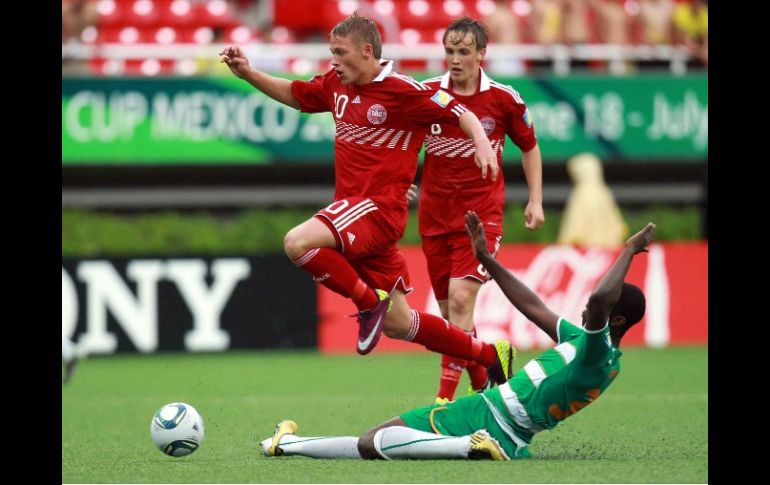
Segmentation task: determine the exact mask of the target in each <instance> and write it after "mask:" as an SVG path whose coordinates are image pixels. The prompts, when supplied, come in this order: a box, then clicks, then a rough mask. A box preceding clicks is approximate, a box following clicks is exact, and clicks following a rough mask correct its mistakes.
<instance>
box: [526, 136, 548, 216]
mask: <svg viewBox="0 0 770 485" xmlns="http://www.w3.org/2000/svg"><path fill="white" fill-rule="evenodd" d="M521 163H522V165H523V166H524V176H525V177H526V179H527V186H528V187H529V201H528V202H527V207H525V208H524V227H526V228H527V229H529V230H530V231H534V230H536V229H538V228H539V227H540V226H542V225H543V222H545V214H544V213H543V159H542V156H541V154H540V146H539V145H538V144H537V143H535V146H534V147H533V148H532V149H531V150H530V151H528V152H522V153H521Z"/></svg>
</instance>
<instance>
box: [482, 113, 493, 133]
mask: <svg viewBox="0 0 770 485" xmlns="http://www.w3.org/2000/svg"><path fill="white" fill-rule="evenodd" d="M479 121H480V122H481V126H482V127H484V133H486V134H487V136H489V134H490V133H492V131H494V129H495V124H496V123H495V119H494V118H491V117H489V116H485V117H483V118H481V119H480V120H479Z"/></svg>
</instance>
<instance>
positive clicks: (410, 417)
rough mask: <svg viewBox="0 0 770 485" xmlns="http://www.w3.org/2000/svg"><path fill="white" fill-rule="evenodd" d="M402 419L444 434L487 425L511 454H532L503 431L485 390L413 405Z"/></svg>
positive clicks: (472, 430)
mask: <svg viewBox="0 0 770 485" xmlns="http://www.w3.org/2000/svg"><path fill="white" fill-rule="evenodd" d="M400 417H401V419H403V420H404V422H406V424H407V426H409V427H410V428H412V429H418V430H420V431H425V432H428V433H437V434H440V435H444V436H466V435H470V434H473V433H475V432H476V431H478V430H480V429H485V430H487V431H488V432H489V434H490V435H492V437H493V438H495V439H496V440H497V441H498V442H499V443H500V446H502V447H503V449H504V450H505V453H506V454H507V455H508V456H509V457H511V458H525V457H528V456H530V454H529V450H528V449H527V447H523V448H519V447H518V446H516V443H514V442H513V440H511V438H509V437H508V435H507V434H505V432H503V430H502V428H500V425H499V424H497V421H495V418H494V416H492V412H491V411H490V410H489V407H488V406H487V403H486V402H485V401H484V398H483V397H481V394H474V395H472V396H464V397H461V398H460V399H458V400H456V401H452V402H450V403H448V404H432V405H430V406H425V407H422V408H416V409H412V410H411V411H407V412H405V413H404V414H402V415H401V416H400Z"/></svg>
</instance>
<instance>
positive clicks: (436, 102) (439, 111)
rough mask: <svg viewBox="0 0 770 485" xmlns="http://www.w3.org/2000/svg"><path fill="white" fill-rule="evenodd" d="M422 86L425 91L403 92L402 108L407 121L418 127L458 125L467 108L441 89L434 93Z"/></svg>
mask: <svg viewBox="0 0 770 485" xmlns="http://www.w3.org/2000/svg"><path fill="white" fill-rule="evenodd" d="M422 86H424V87H425V88H426V89H420V90H417V89H411V90H410V89H405V90H404V93H403V98H402V99H403V107H404V111H405V112H406V114H407V116H408V117H409V120H410V121H411V122H413V123H415V124H418V125H431V124H434V123H438V124H450V125H455V126H457V125H459V124H460V121H459V119H460V116H462V114H463V113H465V112H466V111H468V108H466V107H465V106H464V105H463V104H462V103H459V102H458V101H457V99H455V97H454V96H452V95H451V94H449V93H447V92H446V91H444V90H442V89H439V90H437V91H434V90H433V89H431V88H430V87H428V86H427V85H425V84H422Z"/></svg>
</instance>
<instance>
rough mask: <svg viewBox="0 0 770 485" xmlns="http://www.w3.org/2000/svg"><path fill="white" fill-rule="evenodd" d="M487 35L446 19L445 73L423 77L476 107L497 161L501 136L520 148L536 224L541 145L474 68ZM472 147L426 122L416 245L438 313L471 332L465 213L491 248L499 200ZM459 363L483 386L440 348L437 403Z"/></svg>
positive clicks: (481, 376) (482, 375)
mask: <svg viewBox="0 0 770 485" xmlns="http://www.w3.org/2000/svg"><path fill="white" fill-rule="evenodd" d="M487 39H488V34H487V29H486V27H485V26H484V24H483V23H481V22H479V21H478V20H473V19H470V18H468V17H463V18H461V19H458V20H455V21H454V22H452V23H451V24H450V25H449V27H447V30H446V31H445V32H444V49H445V53H446V61H447V66H448V67H449V72H447V73H446V74H444V75H443V76H440V77H436V78H432V79H428V80H427V81H424V83H425V84H426V85H428V86H430V87H431V88H433V89H442V90H444V91H446V92H448V93H449V94H451V95H452V97H454V98H455V99H456V100H458V101H460V102H461V103H462V104H463V105H465V107H467V108H468V109H469V110H471V111H473V113H475V114H476V116H477V117H478V118H479V119H480V120H481V124H482V126H483V127H484V131H485V132H486V134H487V136H488V137H489V141H490V142H491V144H492V149H493V150H494V151H495V155H496V163H497V164H502V154H503V147H504V145H505V135H508V137H509V138H510V139H511V140H513V142H514V143H515V144H516V146H517V147H518V148H519V149H520V150H521V152H522V158H523V164H524V174H525V176H526V178H527V184H528V186H529V202H528V203H527V206H526V209H525V210H524V218H525V227H526V228H527V229H530V230H535V229H537V228H539V227H540V226H541V225H542V224H543V221H544V216H543V206H542V199H543V192H542V161H541V157H540V148H539V147H538V144H537V140H536V138H535V129H534V126H533V125H532V120H531V118H530V116H529V112H528V111H527V106H526V105H525V104H524V101H523V100H522V99H521V96H520V95H519V93H518V92H516V91H515V90H514V89H513V88H511V87H510V86H507V85H505V84H500V83H498V82H496V81H494V80H492V79H490V78H489V76H487V75H486V73H485V72H484V70H483V69H482V68H481V61H482V60H483V59H484V55H485V54H486V47H487ZM474 152H475V147H474V144H473V142H472V141H471V140H470V139H468V138H467V137H466V136H465V134H464V133H463V132H462V130H460V129H458V128H457V127H456V126H455V125H452V124H448V123H446V124H444V123H441V124H435V125H433V127H432V129H431V133H430V134H429V135H428V137H427V139H426V149H425V160H424V163H425V164H424V167H423V177H422V187H421V190H420V192H421V194H420V206H419V210H418V214H419V228H420V235H421V236H422V249H423V252H424V253H425V258H426V259H427V263H428V273H429V275H430V279H431V283H432V285H433V291H434V293H435V295H436V300H438V304H439V308H440V309H441V314H442V315H443V317H444V318H446V319H448V320H449V321H451V322H452V323H453V324H455V325H457V326H459V327H460V328H461V329H463V330H464V331H466V332H468V333H470V334H473V335H475V329H474V325H473V309H474V305H475V302H476V295H477V294H478V292H479V289H480V288H481V285H482V284H483V283H484V282H486V281H487V280H488V279H489V275H488V274H487V271H486V270H485V269H484V267H483V266H482V265H481V264H480V263H479V262H478V261H477V260H476V258H474V257H473V253H472V251H471V246H470V245H469V244H468V236H467V235H466V234H465V213H466V211H468V210H474V211H476V213H477V214H478V215H479V217H480V218H481V220H482V221H483V223H484V230H485V232H486V237H487V244H488V246H489V252H490V253H491V254H493V255H494V254H496V253H497V250H498V249H499V244H500V239H501V237H502V234H503V207H504V205H505V184H504V181H503V177H502V173H501V174H500V176H498V177H497V180H495V181H494V182H493V183H480V182H483V181H480V180H479V177H478V174H477V169H476V167H475V166H474V164H473V163H472V162H471V157H472V156H473V155H474ZM466 365H467V368H468V373H469V374H470V378H471V388H472V389H473V390H477V391H478V390H481V389H483V388H484V387H485V385H487V375H486V370H485V369H484V368H483V367H480V366H479V365H477V364H473V363H472V362H471V363H468V362H466V361H464V360H463V359H458V358H455V357H451V356H449V355H444V356H443V357H442V360H441V377H440V381H439V389H438V392H437V396H436V402H439V403H445V402H447V401H451V400H452V399H453V397H454V393H455V390H456V389H457V384H458V381H459V379H460V375H461V374H462V371H463V369H464V368H466Z"/></svg>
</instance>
